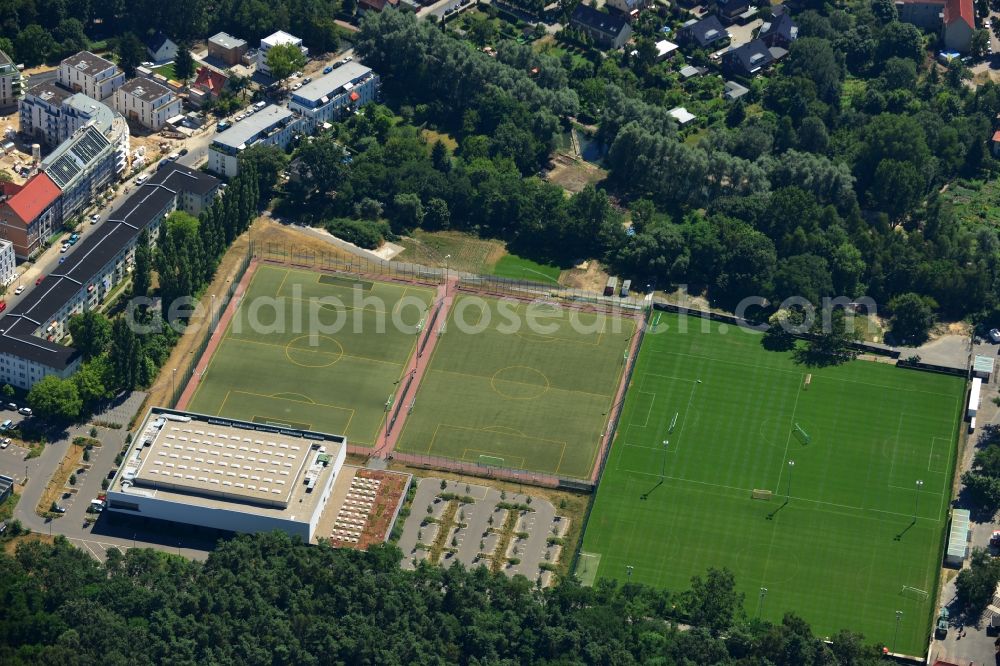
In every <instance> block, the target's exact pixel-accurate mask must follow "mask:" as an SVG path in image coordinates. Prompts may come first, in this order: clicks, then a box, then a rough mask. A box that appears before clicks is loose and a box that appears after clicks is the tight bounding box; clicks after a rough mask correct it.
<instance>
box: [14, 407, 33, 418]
mask: <svg viewBox="0 0 1000 666" xmlns="http://www.w3.org/2000/svg"><path fill="white" fill-rule="evenodd" d="M17 413H18V414H20V415H21V416H31V407H22V408H21V409H19V410H17Z"/></svg>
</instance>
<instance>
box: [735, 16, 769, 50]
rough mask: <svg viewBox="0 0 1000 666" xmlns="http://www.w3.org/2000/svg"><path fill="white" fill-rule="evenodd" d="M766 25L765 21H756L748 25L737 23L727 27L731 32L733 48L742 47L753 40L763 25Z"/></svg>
mask: <svg viewBox="0 0 1000 666" xmlns="http://www.w3.org/2000/svg"><path fill="white" fill-rule="evenodd" d="M763 24H764V20H763V19H759V18H757V19H754V20H752V21H750V22H749V23H747V24H746V25H738V24H736V23H734V24H732V25H731V26H729V27H727V28H726V30H728V31H729V34H730V36H731V40H732V46H733V47H736V46H742V45H743V44H746V43H747V42H749V41H751V40H752V39H753V35H754V33H755V32H756V31H757V28H759V27H760V26H761V25H763Z"/></svg>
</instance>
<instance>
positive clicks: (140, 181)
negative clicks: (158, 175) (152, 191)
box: [135, 174, 149, 185]
mask: <svg viewBox="0 0 1000 666" xmlns="http://www.w3.org/2000/svg"><path fill="white" fill-rule="evenodd" d="M147 180H149V176H147V175H146V174H142V175H141V176H139V177H138V178H136V179H135V184H136V185H142V184H143V183H145V182H146V181H147Z"/></svg>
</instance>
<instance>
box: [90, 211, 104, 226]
mask: <svg viewBox="0 0 1000 666" xmlns="http://www.w3.org/2000/svg"><path fill="white" fill-rule="evenodd" d="M100 219H101V216H100V215H98V214H97V213H94V214H93V215H91V216H90V223H91V224H97V223H98V222H99V221H100Z"/></svg>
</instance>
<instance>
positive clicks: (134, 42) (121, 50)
mask: <svg viewBox="0 0 1000 666" xmlns="http://www.w3.org/2000/svg"><path fill="white" fill-rule="evenodd" d="M115 52H116V53H117V54H118V65H119V66H120V67H121V68H122V71H123V72H125V75H126V76H129V77H131V76H135V68H136V67H138V66H139V65H140V64H141V63H142V62H143V60H145V59H146V47H145V46H144V45H143V43H142V41H141V40H140V39H139V38H138V37H136V36H135V33H132V32H126V33H125V34H124V35H122V36H121V37H119V38H118V45H117V47H116V48H115Z"/></svg>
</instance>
